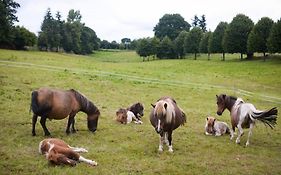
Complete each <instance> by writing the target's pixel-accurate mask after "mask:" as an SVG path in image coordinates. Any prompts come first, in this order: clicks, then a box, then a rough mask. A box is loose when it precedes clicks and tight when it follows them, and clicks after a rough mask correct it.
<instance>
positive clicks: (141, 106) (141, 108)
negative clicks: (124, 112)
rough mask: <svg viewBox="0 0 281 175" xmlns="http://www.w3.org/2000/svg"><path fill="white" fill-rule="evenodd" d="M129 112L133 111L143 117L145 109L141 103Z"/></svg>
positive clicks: (130, 108)
mask: <svg viewBox="0 0 281 175" xmlns="http://www.w3.org/2000/svg"><path fill="white" fill-rule="evenodd" d="M128 110H129V111H132V112H133V113H134V114H135V115H136V116H139V117H142V116H143V110H144V107H143V105H142V104H141V103H139V102H138V103H135V104H133V105H132V106H130V107H129V108H128Z"/></svg>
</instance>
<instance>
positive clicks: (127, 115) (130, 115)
mask: <svg viewBox="0 0 281 175" xmlns="http://www.w3.org/2000/svg"><path fill="white" fill-rule="evenodd" d="M143 110H144V107H143V105H142V104H141V103H139V102H138V103H135V104H133V105H132V106H130V107H128V108H127V109H124V108H120V109H118V110H117V111H116V121H118V122H120V123H121V124H128V123H131V122H132V121H133V122H134V123H136V124H142V123H143V122H142V121H141V117H142V116H143Z"/></svg>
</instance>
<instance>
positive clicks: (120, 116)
mask: <svg viewBox="0 0 281 175" xmlns="http://www.w3.org/2000/svg"><path fill="white" fill-rule="evenodd" d="M116 121H118V122H120V123H122V124H127V110H126V109H123V108H120V109H119V110H118V111H116Z"/></svg>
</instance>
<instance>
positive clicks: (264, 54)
mask: <svg viewBox="0 0 281 175" xmlns="http://www.w3.org/2000/svg"><path fill="white" fill-rule="evenodd" d="M263 61H265V52H263Z"/></svg>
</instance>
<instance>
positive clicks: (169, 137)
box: [168, 131, 174, 153]
mask: <svg viewBox="0 0 281 175" xmlns="http://www.w3.org/2000/svg"><path fill="white" fill-rule="evenodd" d="M168 140H169V146H168V147H169V152H170V153H172V152H173V151H174V150H173V146H172V131H170V132H168Z"/></svg>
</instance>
